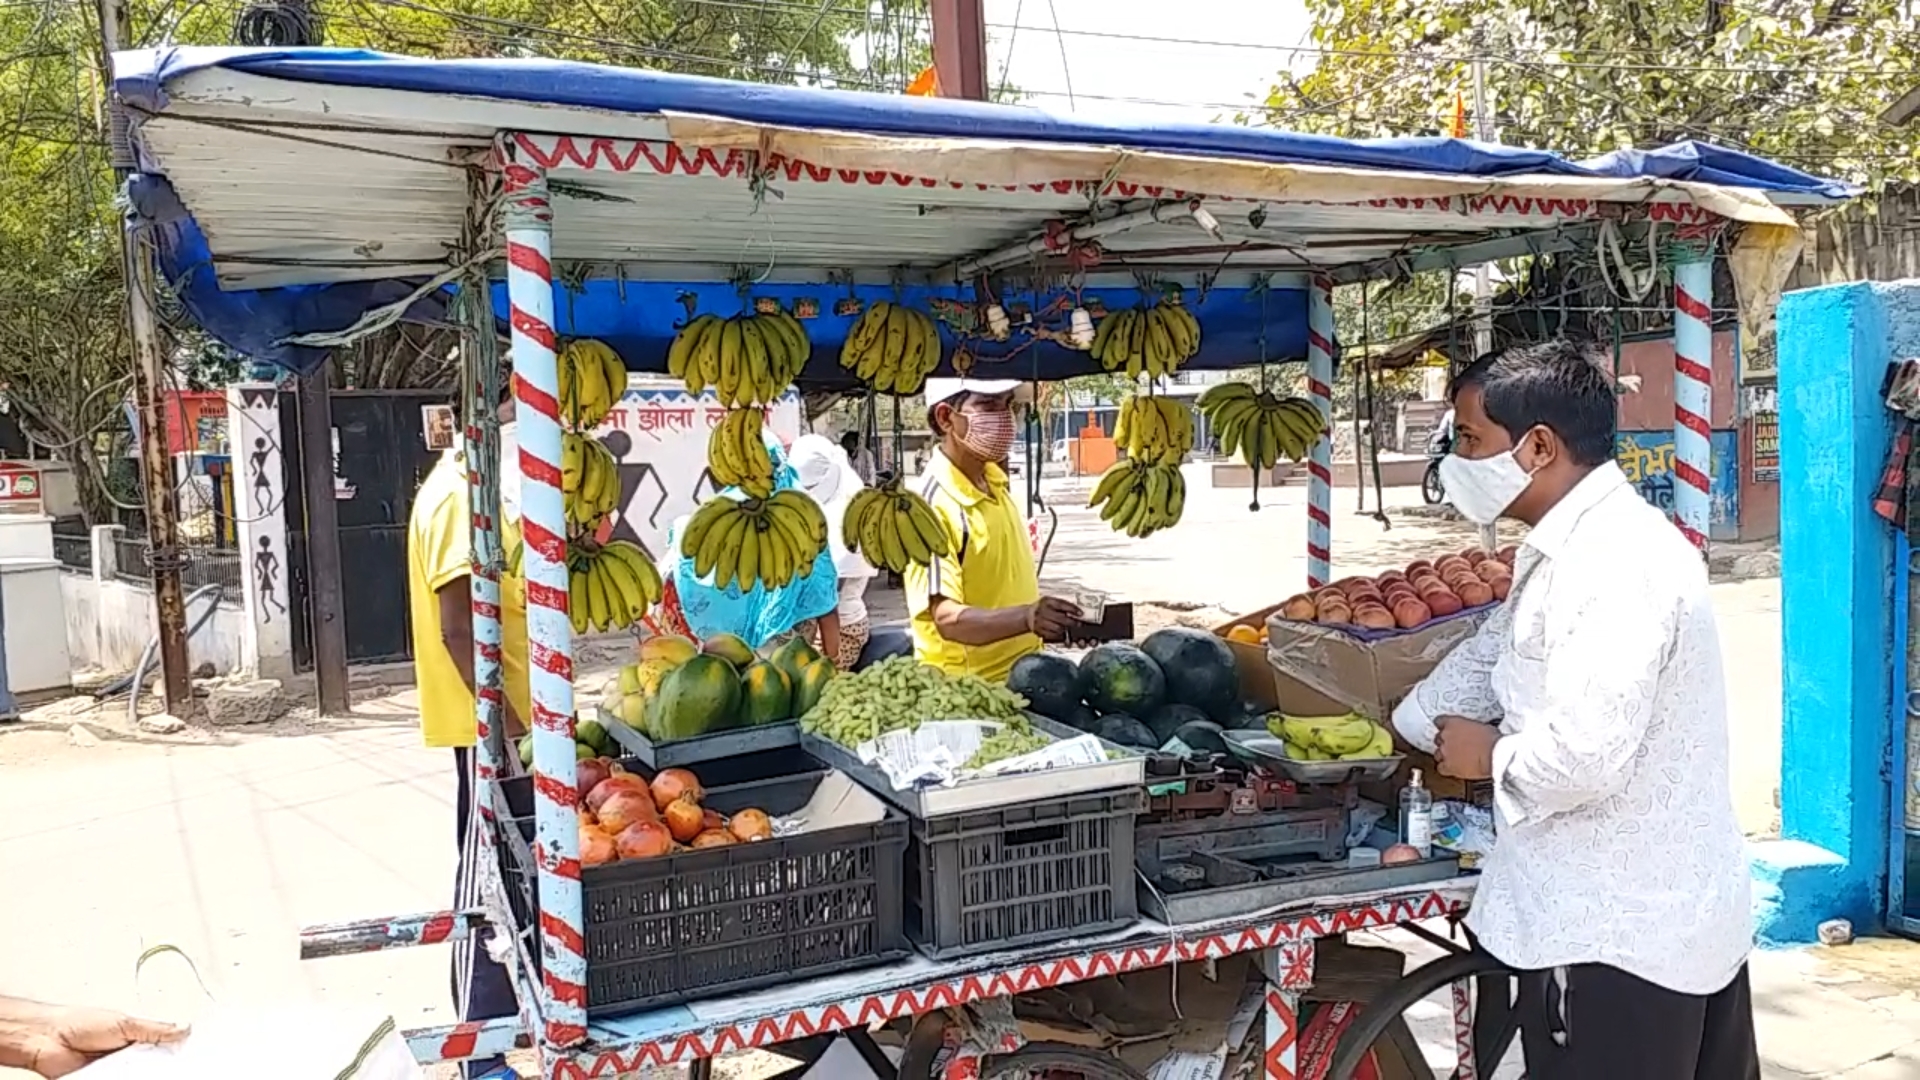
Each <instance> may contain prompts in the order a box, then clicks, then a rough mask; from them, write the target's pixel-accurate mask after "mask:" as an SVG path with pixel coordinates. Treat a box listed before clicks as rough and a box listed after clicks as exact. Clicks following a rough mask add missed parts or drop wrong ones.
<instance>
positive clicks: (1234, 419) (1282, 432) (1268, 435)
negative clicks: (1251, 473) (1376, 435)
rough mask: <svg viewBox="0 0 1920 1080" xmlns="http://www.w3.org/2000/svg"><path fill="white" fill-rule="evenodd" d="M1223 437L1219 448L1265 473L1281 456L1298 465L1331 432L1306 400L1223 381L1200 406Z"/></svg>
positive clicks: (1208, 421) (1202, 400)
mask: <svg viewBox="0 0 1920 1080" xmlns="http://www.w3.org/2000/svg"><path fill="white" fill-rule="evenodd" d="M1197 404H1198V405H1199V408H1200V413H1201V415H1203V416H1205V417H1206V418H1207V423H1208V425H1209V426H1211V427H1212V429H1213V430H1214V431H1216V432H1218V433H1219V435H1220V450H1221V452H1222V453H1225V454H1238V455H1239V457H1240V459H1241V460H1242V461H1244V462H1246V463H1247V464H1248V465H1251V466H1253V467H1254V469H1256V470H1258V471H1261V472H1264V471H1266V470H1268V469H1271V468H1273V467H1274V465H1276V464H1278V463H1279V461H1280V459H1281V457H1283V456H1284V457H1285V458H1287V459H1288V460H1289V461H1299V460H1301V459H1303V458H1305V457H1306V456H1307V455H1308V454H1309V453H1311V452H1312V451H1313V446H1314V444H1315V443H1317V442H1319V441H1320V438H1321V436H1322V435H1323V434H1325V432H1326V428H1327V421H1326V418H1325V417H1323V416H1321V415H1320V410H1319V409H1317V408H1315V407H1314V405H1313V402H1311V401H1308V400H1307V399H1305V398H1283V397H1279V396H1278V395H1276V394H1273V393H1271V392H1269V391H1266V390H1260V391H1255V390H1254V388H1253V387H1252V386H1250V385H1248V384H1246V383H1241V382H1231V383H1219V384H1217V385H1214V386H1210V387H1208V388H1207V391H1206V392H1205V393H1203V394H1201V395H1200V400H1199V402H1198V403H1197Z"/></svg>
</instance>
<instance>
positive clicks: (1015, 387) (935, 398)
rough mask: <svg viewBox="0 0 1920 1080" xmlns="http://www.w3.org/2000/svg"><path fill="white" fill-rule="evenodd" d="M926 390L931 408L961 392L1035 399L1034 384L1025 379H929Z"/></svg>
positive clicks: (1017, 398) (1023, 399)
mask: <svg viewBox="0 0 1920 1080" xmlns="http://www.w3.org/2000/svg"><path fill="white" fill-rule="evenodd" d="M924 392H925V393H926V395H927V408H929V409H931V408H933V407H934V406H935V405H938V404H940V403H941V402H943V401H946V400H948V399H949V398H953V397H957V396H959V395H960V394H982V395H985V396H987V397H998V396H999V395H1001V394H1012V395H1013V400H1015V401H1022V402H1030V401H1032V400H1033V384H1032V383H1029V382H1027V381H1025V380H1023V379H928V380H927V385H926V389H925V391H924Z"/></svg>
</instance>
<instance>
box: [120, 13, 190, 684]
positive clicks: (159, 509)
mask: <svg viewBox="0 0 1920 1080" xmlns="http://www.w3.org/2000/svg"><path fill="white" fill-rule="evenodd" d="M99 13H100V44H101V47H102V48H103V49H104V50H105V52H104V56H105V59H106V62H107V65H108V71H107V72H106V75H107V78H106V80H105V81H106V85H107V87H108V90H107V97H108V100H107V110H108V122H109V125H110V128H111V135H110V138H109V140H108V143H109V149H110V151H111V154H112V164H113V169H114V172H115V174H116V175H117V176H118V177H119V178H120V180H121V182H122V183H125V182H126V180H127V178H128V177H130V176H132V175H133V172H134V166H135V162H134V157H133V149H132V146H131V145H130V143H129V141H128V140H129V136H128V133H127V119H126V114H125V112H124V111H123V110H122V109H121V107H120V102H119V99H118V98H116V97H114V96H113V91H112V86H113V79H112V71H111V68H112V63H113V54H114V52H116V51H117V50H118V49H119V48H120V46H121V44H122V43H124V42H126V41H127V40H128V39H129V37H130V36H131V33H130V31H129V29H128V28H129V26H130V25H131V23H130V20H129V18H128V15H127V7H126V4H125V2H124V0H100V5H99ZM120 244H121V258H122V268H123V274H124V276H125V279H126V288H127V317H128V322H129V323H130V324H131V327H132V331H133V395H134V401H135V403H136V404H137V406H138V409H139V415H140V475H141V487H142V488H144V489H145V495H146V510H147V557H148V559H149V560H151V563H152V567H153V602H154V609H155V612H156V613H157V615H158V620H159V634H158V636H159V642H160V673H161V691H162V694H163V695H164V696H165V698H166V705H167V712H169V713H172V714H174V715H176V716H177V715H180V714H182V713H184V712H185V711H186V710H187V707H188V705H190V704H191V703H192V701H193V684H192V682H191V681H190V675H191V671H190V670H189V668H188V666H187V603H186V590H185V589H184V587H183V586H182V585H181V581H180V502H179V494H178V492H177V491H175V489H174V477H173V467H172V462H171V461H170V460H168V457H167V426H166V418H165V414H164V410H163V408H162V404H161V391H160V388H161V384H162V373H163V371H164V365H163V361H162V358H161V350H160V325H159V321H158V320H157V319H156V318H155V317H154V311H153V292H154V281H153V260H152V258H151V256H150V255H149V253H148V251H147V249H146V244H145V239H144V236H143V230H141V229H140V228H138V226H137V218H136V217H135V216H134V215H133V214H132V213H129V214H128V216H127V220H126V222H125V224H124V226H123V228H122V229H121V233H120ZM138 692H139V690H138V688H137V687H136V688H135V693H138Z"/></svg>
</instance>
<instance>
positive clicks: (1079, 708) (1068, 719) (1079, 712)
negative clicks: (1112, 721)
mask: <svg viewBox="0 0 1920 1080" xmlns="http://www.w3.org/2000/svg"><path fill="white" fill-rule="evenodd" d="M1116 715H1118V714H1116ZM1054 719H1056V720H1058V721H1060V722H1061V723H1063V724H1065V725H1067V726H1068V727H1072V728H1078V729H1079V730H1081V731H1092V730H1093V729H1094V727H1095V726H1097V725H1098V724H1099V723H1100V714H1099V713H1097V712H1094V711H1093V710H1092V709H1089V708H1087V707H1086V706H1085V705H1083V704H1080V703H1079V702H1075V703H1074V706H1073V712H1072V713H1070V714H1068V715H1066V716H1056V717H1054Z"/></svg>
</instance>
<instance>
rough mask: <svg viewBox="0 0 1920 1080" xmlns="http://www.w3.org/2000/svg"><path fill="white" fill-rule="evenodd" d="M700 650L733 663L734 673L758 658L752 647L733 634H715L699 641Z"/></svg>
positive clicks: (706, 654) (737, 672) (742, 669)
mask: <svg viewBox="0 0 1920 1080" xmlns="http://www.w3.org/2000/svg"><path fill="white" fill-rule="evenodd" d="M700 652H701V654H702V655H705V656H717V657H719V658H720V659H722V660H725V661H726V662H727V663H729V664H732V665H733V670H734V673H735V674H739V673H740V672H742V671H745V670H747V665H749V664H751V663H753V662H754V661H755V660H758V659H759V657H758V656H756V655H754V652H753V649H752V647H751V646H749V645H748V644H747V643H746V642H744V641H742V640H740V638H739V637H737V636H736V635H733V634H715V635H713V636H712V637H710V638H708V639H707V640H705V641H703V642H701V643H700Z"/></svg>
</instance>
